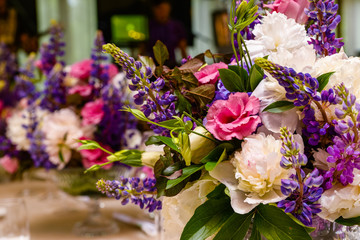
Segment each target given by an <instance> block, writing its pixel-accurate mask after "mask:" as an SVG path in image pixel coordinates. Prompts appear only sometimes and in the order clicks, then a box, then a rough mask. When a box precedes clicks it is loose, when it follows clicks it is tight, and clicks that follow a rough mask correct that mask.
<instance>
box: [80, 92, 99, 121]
mask: <svg viewBox="0 0 360 240" xmlns="http://www.w3.org/2000/svg"><path fill="white" fill-rule="evenodd" d="M103 107H104V102H103V101H102V100H101V99H98V100H96V101H94V102H88V103H87V104H85V106H84V107H83V109H81V116H82V118H83V119H82V124H83V125H84V126H86V125H91V124H98V123H99V122H101V120H102V118H103V117H104V110H103Z"/></svg>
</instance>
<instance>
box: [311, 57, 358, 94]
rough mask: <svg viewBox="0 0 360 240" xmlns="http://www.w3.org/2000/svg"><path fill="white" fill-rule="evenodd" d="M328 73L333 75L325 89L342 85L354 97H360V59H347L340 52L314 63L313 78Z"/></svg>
mask: <svg viewBox="0 0 360 240" xmlns="http://www.w3.org/2000/svg"><path fill="white" fill-rule="evenodd" d="M328 72H335V73H334V74H333V75H332V76H331V77H330V79H329V83H328V85H327V87H326V88H331V87H333V86H335V85H338V84H340V83H344V84H345V86H346V87H347V88H348V89H351V93H353V94H355V96H359V95H360V58H358V57H349V58H348V57H347V56H346V54H345V53H344V52H343V51H341V52H339V53H337V54H333V55H331V56H327V57H324V58H321V59H319V60H318V61H316V63H315V66H314V72H313V76H316V77H317V76H320V75H321V74H324V73H328Z"/></svg>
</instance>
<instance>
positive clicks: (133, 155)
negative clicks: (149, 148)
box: [107, 149, 143, 167]
mask: <svg viewBox="0 0 360 240" xmlns="http://www.w3.org/2000/svg"><path fill="white" fill-rule="evenodd" d="M142 153H143V151H139V150H135V149H133V150H120V151H118V152H116V153H114V154H112V155H110V156H108V157H107V160H108V161H109V162H121V163H124V164H127V165H129V166H132V167H142V166H143V164H142V162H141V154H142Z"/></svg>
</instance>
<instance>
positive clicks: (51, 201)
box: [0, 181, 157, 240]
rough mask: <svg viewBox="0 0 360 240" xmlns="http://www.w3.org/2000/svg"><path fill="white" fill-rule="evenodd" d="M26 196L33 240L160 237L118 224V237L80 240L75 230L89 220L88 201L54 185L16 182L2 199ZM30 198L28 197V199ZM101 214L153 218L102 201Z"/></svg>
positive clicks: (1, 190) (0, 187)
mask: <svg viewBox="0 0 360 240" xmlns="http://www.w3.org/2000/svg"><path fill="white" fill-rule="evenodd" d="M22 195H23V196H24V195H25V197H24V199H25V203H26V207H27V211H28V219H29V222H30V234H31V240H58V239H59V240H60V239H61V240H65V239H66V240H77V239H93V240H100V239H109V240H115V239H116V240H143V239H144V240H147V239H154V240H156V239H157V237H153V236H148V235H146V234H145V233H144V232H142V231H141V230H140V228H139V227H136V226H133V225H130V224H127V223H123V222H118V226H119V228H120V231H119V232H118V233H117V234H114V235H106V236H101V237H91V238H90V237H84V236H76V235H74V234H73V233H72V228H73V226H74V224H75V223H76V222H77V221H81V220H83V219H85V217H86V215H87V212H88V209H87V205H86V203H85V202H84V201H81V200H79V198H75V197H71V196H69V195H67V194H65V193H63V192H61V191H59V190H57V188H56V186H54V185H52V184H51V183H45V182H41V181H32V182H25V183H24V182H13V183H6V184H0V198H7V197H21V196H22ZM26 195H27V196H26ZM101 202H102V205H103V206H104V207H103V208H102V209H101V211H102V212H103V213H104V215H106V216H109V217H112V214H113V213H114V212H118V213H123V214H127V215H129V216H133V217H136V218H139V219H144V220H148V219H150V218H149V216H148V215H147V214H146V213H145V212H144V211H143V210H141V209H139V208H138V207H137V206H133V205H127V206H122V205H121V203H120V201H117V200H113V199H106V198H104V199H102V200H101Z"/></svg>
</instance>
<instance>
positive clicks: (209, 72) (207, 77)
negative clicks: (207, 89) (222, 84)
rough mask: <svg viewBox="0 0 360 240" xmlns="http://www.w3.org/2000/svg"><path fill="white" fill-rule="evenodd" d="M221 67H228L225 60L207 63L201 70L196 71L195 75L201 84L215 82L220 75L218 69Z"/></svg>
mask: <svg viewBox="0 0 360 240" xmlns="http://www.w3.org/2000/svg"><path fill="white" fill-rule="evenodd" d="M220 68H228V65H226V64H225V63H223V62H220V63H214V64H211V65H207V66H206V67H203V68H202V69H201V70H200V71H199V72H196V73H194V76H195V77H196V78H197V80H198V81H199V83H200V84H209V83H211V84H215V83H216V82H217V80H219V77H220V74H219V71H218V69H220Z"/></svg>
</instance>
